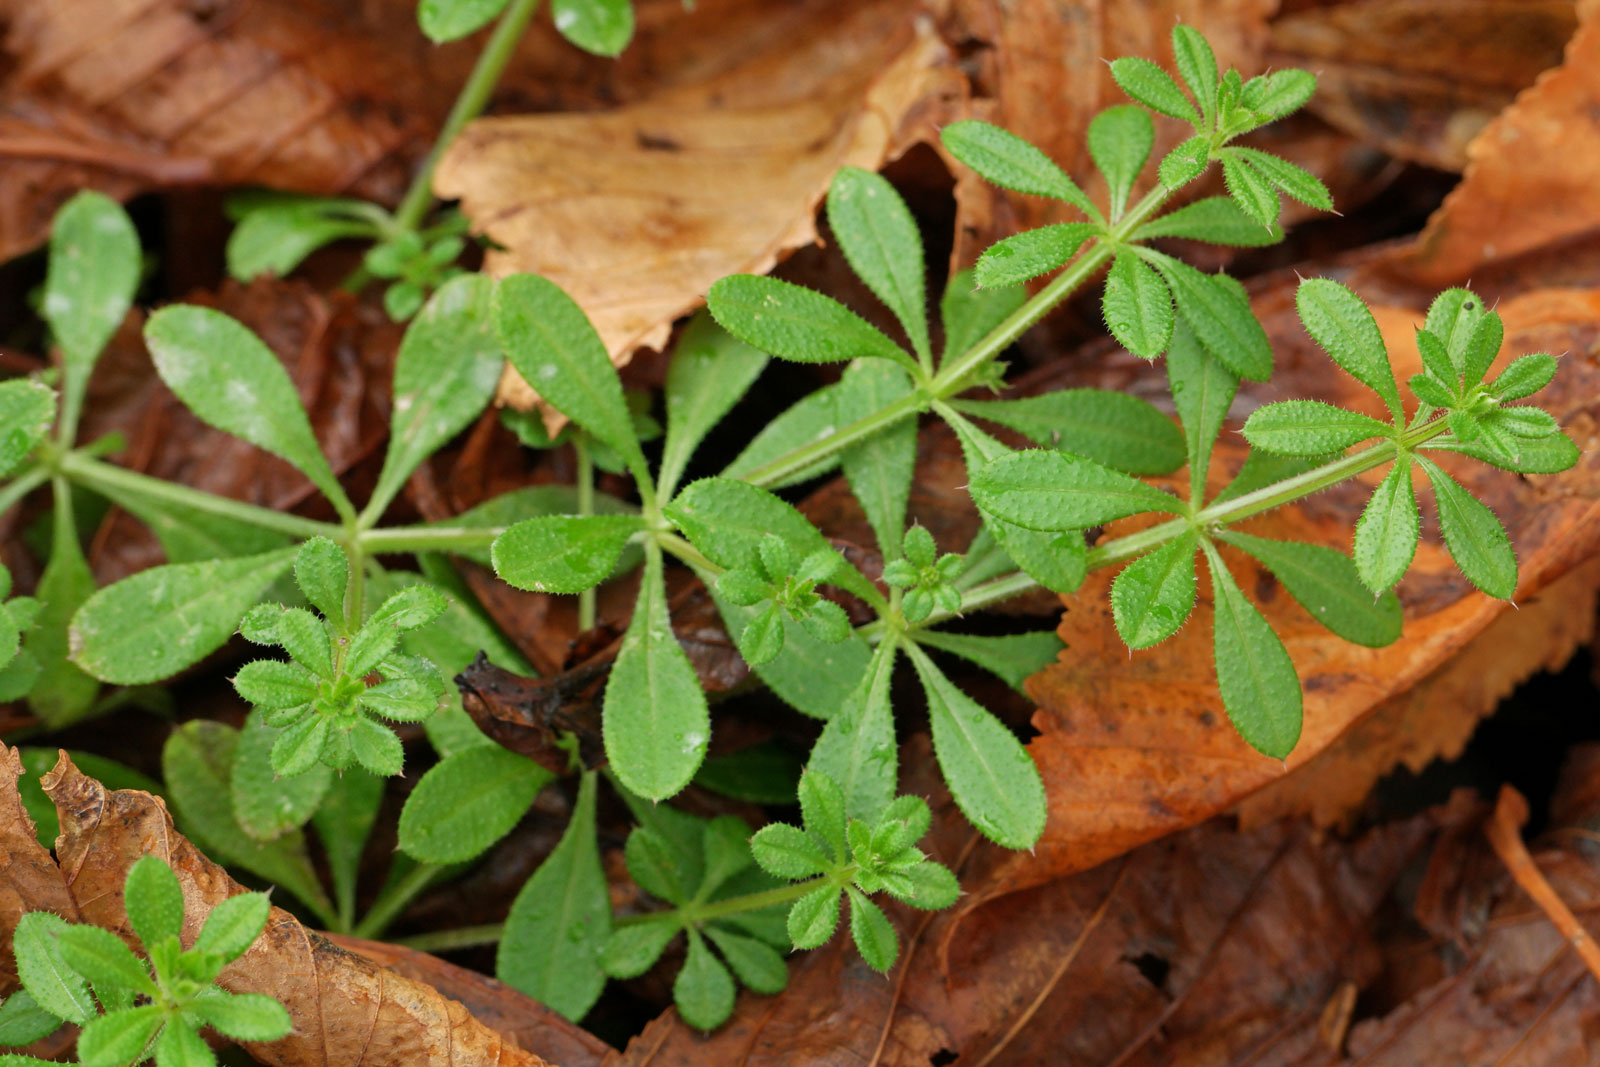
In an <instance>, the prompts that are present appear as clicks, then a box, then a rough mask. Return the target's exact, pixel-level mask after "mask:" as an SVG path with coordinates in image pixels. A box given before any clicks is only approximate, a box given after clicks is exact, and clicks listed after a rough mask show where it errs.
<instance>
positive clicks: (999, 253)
mask: <svg viewBox="0 0 1600 1067" xmlns="http://www.w3.org/2000/svg"><path fill="white" fill-rule="evenodd" d="M1096 232H1097V231H1096V229H1095V227H1094V226H1093V225H1091V224H1090V223H1087V222H1058V223H1056V224H1054V225H1051V226H1040V227H1038V228H1037V229H1032V230H1024V231H1022V232H1021V233H1019V234H1014V235H1013V236H1011V237H1007V238H1005V239H1004V240H1001V241H996V242H995V243H994V244H992V245H990V246H989V247H988V248H987V249H985V250H984V253H983V255H981V256H979V257H978V262H977V265H976V267H975V268H974V275H973V276H974V277H975V278H976V279H977V282H978V284H979V285H981V286H983V287H984V288H985V289H999V288H1005V287H1008V286H1013V285H1021V284H1022V283H1023V282H1025V281H1027V280H1028V279H1030V278H1037V277H1038V276H1039V275H1041V274H1049V273H1050V272H1051V271H1053V270H1055V269H1056V268H1057V267H1061V266H1064V265H1065V264H1066V263H1067V261H1068V260H1070V259H1071V258H1072V257H1073V256H1075V255H1077V254H1078V249H1080V248H1082V247H1083V243H1084V242H1085V241H1087V240H1089V239H1091V238H1092V237H1094V235H1095V234H1096ZM951 284H954V282H952V283H951ZM1022 295H1023V296H1026V294H1022ZM985 332H987V331H985ZM980 337H982V334H979V335H977V336H975V337H973V338H971V341H972V342H975V341H977V340H978V339H979V338H980ZM967 347H969V348H970V347H971V343H970V342H969V343H968V344H967ZM945 350H946V353H947V354H959V353H960V352H963V351H965V349H964V348H954V347H952V346H951V345H949V344H948V343H947V344H946V345H945Z"/></svg>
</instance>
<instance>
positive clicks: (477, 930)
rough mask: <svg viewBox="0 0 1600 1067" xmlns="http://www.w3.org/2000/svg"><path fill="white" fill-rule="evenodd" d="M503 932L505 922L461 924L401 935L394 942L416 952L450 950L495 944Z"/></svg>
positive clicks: (503, 934) (504, 931)
mask: <svg viewBox="0 0 1600 1067" xmlns="http://www.w3.org/2000/svg"><path fill="white" fill-rule="evenodd" d="M505 934H506V924H505V923H488V924H486V925H484V926H462V927H459V928H457V929H455V930H433V931H430V932H428V933H426V934H418V935H416V936H415V937H402V938H400V939H399V940H397V941H395V942H394V943H395V944H396V945H402V946H404V947H406V948H410V949H416V950H417V951H418V952H450V951H453V950H455V949H462V948H478V947H480V946H482V945H493V944H497V943H498V942H499V941H500V939H501V938H503V937H504V936H505Z"/></svg>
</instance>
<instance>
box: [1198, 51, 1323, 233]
mask: <svg viewBox="0 0 1600 1067" xmlns="http://www.w3.org/2000/svg"><path fill="white" fill-rule="evenodd" d="M1297 73H1298V72H1297ZM1230 158H1232V159H1237V160H1238V161H1239V162H1240V163H1242V164H1245V165H1246V166H1248V167H1249V168H1250V170H1251V172H1252V173H1253V174H1256V175H1259V176H1260V177H1261V178H1263V179H1265V180H1266V181H1268V182H1270V183H1272V185H1273V186H1275V187H1276V188H1278V189H1280V190H1282V191H1283V192H1284V193H1286V194H1287V195H1289V196H1291V197H1293V198H1294V199H1296V200H1298V201H1300V202H1301V203H1302V204H1305V205H1306V206H1307V207H1313V208H1316V209H1317V210H1318V211H1332V210H1333V196H1332V194H1330V193H1329V192H1328V187H1327V186H1326V185H1323V184H1322V180H1321V179H1320V178H1318V177H1317V176H1316V175H1314V174H1312V173H1311V172H1310V171H1308V170H1306V169H1305V168H1303V167H1300V166H1297V165H1295V164H1293V163H1290V162H1289V161H1288V160H1287V159H1281V158H1279V157H1278V156H1275V155H1272V154H1271V153H1270V152H1263V151H1261V150H1260V149H1259V148H1229V149H1226V150H1225V151H1224V155H1223V159H1224V162H1226V161H1227V160H1228V159H1230ZM1230 188H1231V186H1230ZM1273 201H1274V211H1273V214H1274V215H1276V214H1277V211H1276V201H1277V197H1276V196H1274V197H1273Z"/></svg>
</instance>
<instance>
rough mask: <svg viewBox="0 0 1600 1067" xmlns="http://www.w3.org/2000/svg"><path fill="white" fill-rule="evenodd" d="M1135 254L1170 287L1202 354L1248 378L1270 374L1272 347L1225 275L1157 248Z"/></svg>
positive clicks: (1240, 289) (1241, 292)
mask: <svg viewBox="0 0 1600 1067" xmlns="http://www.w3.org/2000/svg"><path fill="white" fill-rule="evenodd" d="M1140 254H1141V255H1142V256H1144V258H1146V259H1148V260H1149V261H1150V262H1151V263H1152V264H1154V265H1155V268H1156V269H1157V270H1158V271H1160V272H1161V276H1162V278H1164V279H1165V280H1166V282H1167V284H1168V285H1169V286H1171V287H1172V295H1173V298H1174V299H1175V300H1176V301H1177V304H1178V312H1179V313H1180V314H1181V315H1182V316H1183V320H1184V321H1185V322H1186V323H1188V325H1189V328H1190V329H1191V330H1193V331H1194V335H1195V337H1197V338H1199V340H1200V343H1201V344H1202V345H1204V346H1205V349H1206V351H1207V352H1210V353H1211V354H1212V355H1213V356H1216V357H1217V358H1218V359H1219V360H1221V361H1222V363H1223V365H1224V366H1226V367H1227V368H1228V369H1229V370H1231V371H1233V373H1235V374H1237V375H1238V376H1239V377H1241V378H1245V379H1248V380H1249V381H1252V382H1264V381H1266V380H1267V379H1268V378H1269V377H1271V376H1272V346H1271V345H1270V344H1268V342H1267V334H1266V331H1265V330H1263V329H1262V328H1261V323H1260V322H1258V321H1257V320H1256V317H1255V315H1254V314H1253V313H1252V312H1251V311H1250V300H1249V298H1248V297H1247V296H1246V295H1245V291H1244V287H1243V286H1241V285H1240V284H1239V283H1238V282H1236V281H1234V280H1233V279H1232V278H1229V277H1228V276H1227V275H1225V274H1215V275H1211V274H1205V273H1202V272H1201V271H1198V270H1195V269H1194V268H1193V267H1191V266H1189V265H1188V264H1187V263H1184V262H1182V261H1180V260H1176V259H1173V258H1172V257H1171V256H1168V255H1163V254H1161V253H1159V252H1151V251H1149V250H1148V249H1141V250H1140Z"/></svg>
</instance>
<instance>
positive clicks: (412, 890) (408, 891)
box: [352, 863, 444, 940]
mask: <svg viewBox="0 0 1600 1067" xmlns="http://www.w3.org/2000/svg"><path fill="white" fill-rule="evenodd" d="M443 869H444V868H443V867H441V866H439V865H438V864H435V863H419V864H417V865H416V866H415V867H413V868H412V869H411V870H410V871H409V872H407V873H406V874H405V876H404V877H402V878H401V879H400V880H399V881H398V882H396V883H395V884H394V885H392V886H390V887H389V889H388V891H386V892H385V893H384V894H383V895H382V896H380V897H379V898H378V899H377V900H376V901H374V902H373V904H372V908H371V910H370V911H368V912H367V914H366V915H365V916H363V917H362V919H361V921H360V922H359V923H357V924H356V928H355V930H354V931H352V936H354V937H364V938H367V939H368V940H371V939H372V938H375V937H377V936H378V935H379V934H381V933H383V932H384V931H385V930H387V929H388V928H389V924H390V923H392V922H394V921H395V920H396V919H397V918H399V917H400V913H401V912H402V911H404V910H405V907H406V905H407V904H410V903H411V902H412V901H413V900H414V899H416V897H417V894H419V893H421V892H422V891H423V890H424V889H427V888H428V886H429V885H430V884H432V882H433V879H434V876H435V875H437V874H438V873H439V872H440V871H441V870H443Z"/></svg>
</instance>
